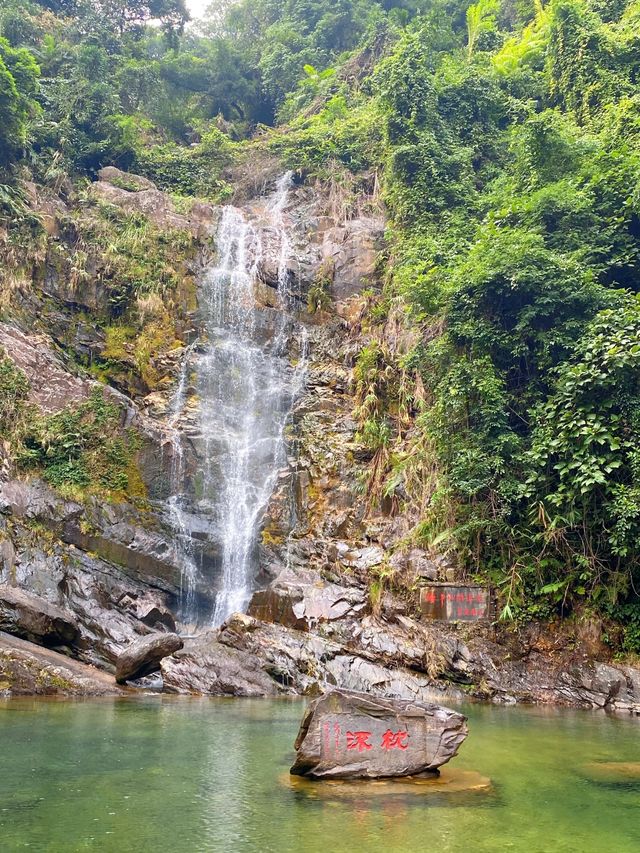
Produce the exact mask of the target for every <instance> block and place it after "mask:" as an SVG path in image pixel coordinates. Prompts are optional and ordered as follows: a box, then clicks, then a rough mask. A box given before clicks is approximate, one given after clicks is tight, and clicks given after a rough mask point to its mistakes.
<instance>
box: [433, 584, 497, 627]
mask: <svg viewBox="0 0 640 853" xmlns="http://www.w3.org/2000/svg"><path fill="white" fill-rule="evenodd" d="M490 600H491V596H490V592H489V590H487V589H480V588H478V587H455V586H443V587H439V588H438V587H427V588H424V589H423V590H422V591H421V595H420V603H421V607H422V611H423V613H424V614H425V616H427V617H428V618H430V619H441V620H445V621H448V622H455V621H459V620H462V621H475V620H477V619H486V618H488V617H489V615H490V613H489V606H490Z"/></svg>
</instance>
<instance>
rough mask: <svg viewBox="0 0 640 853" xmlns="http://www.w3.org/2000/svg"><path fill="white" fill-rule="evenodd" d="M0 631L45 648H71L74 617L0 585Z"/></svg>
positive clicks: (42, 601) (38, 598)
mask: <svg viewBox="0 0 640 853" xmlns="http://www.w3.org/2000/svg"><path fill="white" fill-rule="evenodd" d="M0 630H1V631H6V632H7V633H8V634H13V635H15V636H16V637H22V638H23V639H25V640H30V641H31V642H34V643H38V644H41V645H45V646H58V645H73V644H74V643H75V642H76V641H77V639H78V636H79V632H78V627H77V625H76V622H75V619H74V617H73V614H71V613H69V612H68V611H67V610H63V609H62V608H61V607H56V606H55V605H54V604H51V603H50V602H48V601H46V600H45V599H44V598H40V596H38V595H33V594H32V593H30V592H26V591H25V590H23V589H19V588H18V587H11V586H4V585H2V586H0Z"/></svg>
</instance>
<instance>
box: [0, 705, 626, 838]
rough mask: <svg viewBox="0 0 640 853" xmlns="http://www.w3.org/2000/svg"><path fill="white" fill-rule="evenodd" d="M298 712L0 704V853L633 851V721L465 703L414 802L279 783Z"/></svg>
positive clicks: (397, 791)
mask: <svg viewBox="0 0 640 853" xmlns="http://www.w3.org/2000/svg"><path fill="white" fill-rule="evenodd" d="M302 709H303V703H302V702H300V701H266V700H242V699H229V700H215V699H202V700H195V699H180V698H168V697H151V696H149V697H146V698H142V699H127V700H108V701H87V702H70V701H65V702H59V701H46V700H12V701H5V702H0V744H1V750H0V771H1V772H0V851H2V853H7V851H13V850H23V849H29V850H37V851H76V850H99V851H114V853H115V851H118V853H124V851H134V853H137V851H140V853H147V851H162V853H164V851H256V853H257V852H258V851H260V853H263V851H265V852H266V851H300V853H315V851H321V853H340V851H344V853H362V851H385V853H395V852H396V851H397V852H398V853H400V851H402V853H404V851H442V853H448V852H449V851H451V853H458V851H460V853H476V851H518V853H520V851H522V853H542V851H545V853H546V851H548V853H561V851H571V853H578V852H579V853H589V851H598V853H609V851H611V853H626V851H629V853H631V851H633V853H637V851H639V850H640V721H638V720H634V719H631V718H611V717H607V716H605V715H603V714H599V713H587V712H567V711H549V710H540V709H522V708H497V707H483V706H471V707H469V708H466V709H465V713H467V714H468V715H469V718H470V721H469V728H470V734H469V738H468V739H467V742H466V743H465V744H464V745H463V747H462V749H461V751H460V755H459V756H458V758H456V759H455V760H454V761H453V762H452V763H451V764H450V765H449V767H450V768H451V770H450V773H451V781H452V782H455V783H456V784H451V785H447V784H440V785H439V786H438V787H433V788H428V787H426V786H424V785H423V786H422V788H421V790H420V791H417V790H415V789H414V788H412V786H407V785H395V784H394V783H381V784H371V783H361V784H358V785H354V784H350V785H330V786H327V785H326V783H325V784H324V785H322V784H321V785H320V786H318V784H315V785H312V784H309V783H306V784H303V785H295V784H294V785H292V784H291V783H290V781H289V778H288V774H287V770H288V767H289V764H290V762H291V758H292V743H293V740H294V738H295V734H296V732H297V727H298V723H299V720H300V716H301V713H302ZM636 762H637V765H636ZM447 772H448V770H447V768H445V769H444V771H443V782H444V781H445V780H446V778H447V777H446V774H447ZM482 777H485V779H486V777H489V778H490V779H491V784H490V785H489V786H487V783H486V781H482ZM478 780H480V781H478ZM460 788H462V790H459V789H460ZM452 789H455V790H452Z"/></svg>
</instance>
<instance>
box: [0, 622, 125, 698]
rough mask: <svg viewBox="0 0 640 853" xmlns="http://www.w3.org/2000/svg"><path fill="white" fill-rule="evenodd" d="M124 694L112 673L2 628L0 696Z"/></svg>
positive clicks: (0, 634) (0, 633)
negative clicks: (15, 635) (9, 633)
mask: <svg viewBox="0 0 640 853" xmlns="http://www.w3.org/2000/svg"><path fill="white" fill-rule="evenodd" d="M122 693H123V690H122V689H121V688H120V687H118V685H117V684H116V683H115V681H114V679H113V676H112V675H108V674H107V673H106V672H101V671H100V670H98V669H95V667H92V666H88V665H87V664H84V663H80V662H79V661H77V660H72V659H71V658H68V657H65V656H64V655H61V654H58V652H55V651H52V650H51V649H43V648H42V647H41V646H36V645H34V644H33V643H29V642H27V641H26V640H21V639H18V638H17V637H11V636H9V635H8V634H4V633H2V632H1V631H0V697H10V696H114V695H116V696H117V695H121V694H122Z"/></svg>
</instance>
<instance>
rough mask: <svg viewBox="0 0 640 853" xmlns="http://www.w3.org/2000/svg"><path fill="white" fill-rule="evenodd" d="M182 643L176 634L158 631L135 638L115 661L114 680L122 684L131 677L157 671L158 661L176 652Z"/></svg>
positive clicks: (138, 676) (158, 667)
mask: <svg viewBox="0 0 640 853" xmlns="http://www.w3.org/2000/svg"><path fill="white" fill-rule="evenodd" d="M183 645H184V643H183V642H182V640H181V639H180V637H179V636H178V635H177V634H160V633H158V634H151V635H149V636H148V637H141V638H140V639H139V640H135V641H134V642H133V643H132V644H131V645H130V646H129V647H128V648H127V649H125V650H124V651H123V652H122V654H120V655H119V657H118V660H117V661H116V681H117V682H118V684H124V682H125V681H129V680H130V679H132V678H140V677H141V676H143V675H149V673H151V672H158V670H159V669H160V661H161V660H162V659H163V658H165V657H167V656H168V655H172V654H173V653H174V652H177V651H178V650H179V649H181V648H182V646H183Z"/></svg>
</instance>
